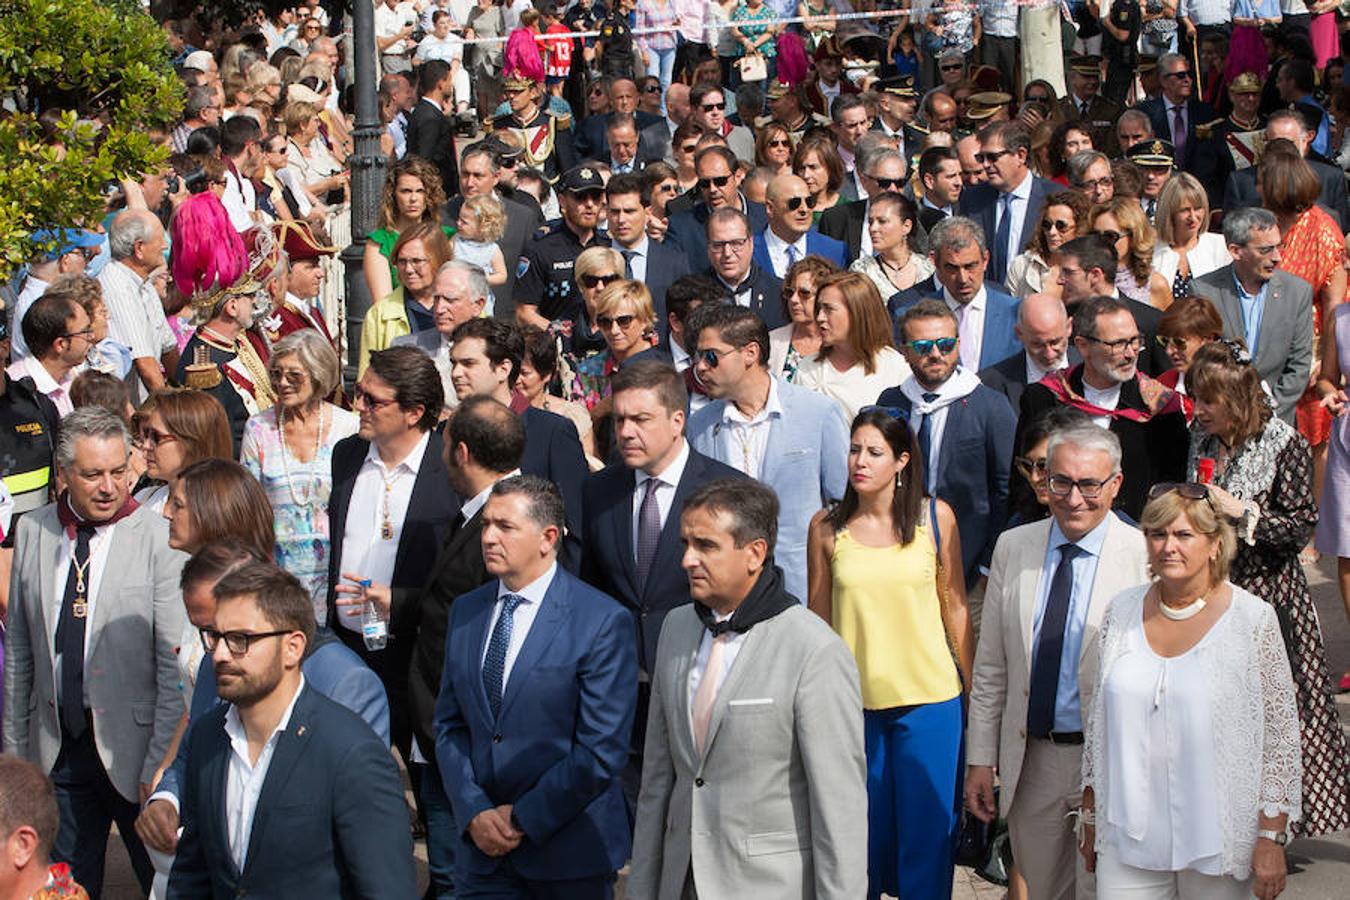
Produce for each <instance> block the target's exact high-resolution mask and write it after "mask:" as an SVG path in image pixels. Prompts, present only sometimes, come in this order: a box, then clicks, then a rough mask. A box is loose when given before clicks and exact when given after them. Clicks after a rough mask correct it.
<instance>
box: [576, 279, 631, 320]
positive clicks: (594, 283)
mask: <svg viewBox="0 0 1350 900" xmlns="http://www.w3.org/2000/svg"><path fill="white" fill-rule="evenodd" d="M577 280H578V281H580V282H581V286H582V287H584V288H586V289H587V290H591V289H593V288H597V287H604V286H606V285H608V284H612V283H614V282H616V281H621V280H622V276H620V275H582V276H581V277H580V278H578V279H577ZM596 321H599V320H598V319H597V320H596Z"/></svg>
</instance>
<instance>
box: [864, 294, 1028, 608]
mask: <svg viewBox="0 0 1350 900" xmlns="http://www.w3.org/2000/svg"><path fill="white" fill-rule="evenodd" d="M900 332H901V335H902V337H903V342H902V343H901V345H900V352H901V353H903V354H904V356H905V361H906V362H907V363H909V365H910V368H911V369H912V370H913V372H914V374H913V375H911V376H910V377H909V378H908V379H907V380H906V381H905V382H904V383H903V384H901V385H899V386H898V387H893V388H888V389H887V390H886V391H884V392H883V393H882V395H881V397H880V398H879V399H878V400H877V403H878V404H879V405H881V406H889V407H895V408H897V409H899V410H901V411H902V412H903V414H904V415H905V417H906V418H907V419H908V420H909V423H910V425H911V427H913V429H914V431H915V432H916V433H917V434H918V437H919V447H920V449H921V451H922V452H923V456H924V460H923V462H924V466H923V469H924V478H925V479H926V480H927V489H928V492H929V494H932V495H935V496H937V497H940V498H942V499H943V500H945V501H946V502H947V505H949V506H950V507H951V508H952V512H953V513H955V514H956V523H957V528H958V529H959V530H960V533H961V562H962V564H963V565H964V566H965V574H966V587H967V589H973V588H975V587H976V586H977V584H979V583H980V581H981V576H982V573H983V571H984V570H985V569H986V568H987V567H988V565H989V562H990V560H991V558H992V557H993V552H994V542H995V540H996V539H997V538H998V535H999V533H1000V532H1002V531H1003V522H1004V520H1005V519H1006V518H1007V514H1008V513H1007V507H1008V474H1009V469H1010V467H1011V465H1012V457H1013V432H1014V431H1015V430H1016V428H1017V418H1016V417H1015V416H1014V415H1013V411H1012V407H1011V406H1009V405H1008V398H1006V397H1004V396H1003V395H1002V394H1000V393H998V392H997V391H994V390H991V389H990V388H987V387H985V386H984V385H983V384H981V383H980V379H979V377H978V376H977V375H976V374H975V372H974V371H973V370H971V369H967V368H966V367H965V366H964V365H962V364H961V362H960V358H959V355H958V353H957V348H958V344H959V340H958V338H957V335H956V316H955V315H954V314H953V313H952V311H951V310H950V309H948V308H947V306H946V304H944V303H943V302H942V301H940V300H921V301H919V302H918V303H916V304H915V305H914V306H912V307H910V309H909V310H908V311H906V312H905V314H904V317H903V318H902V319H901V320H900ZM973 615H974V616H975V619H976V621H978V615H977V614H973Z"/></svg>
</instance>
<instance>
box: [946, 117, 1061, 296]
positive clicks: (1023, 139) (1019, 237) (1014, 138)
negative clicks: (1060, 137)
mask: <svg viewBox="0 0 1350 900" xmlns="http://www.w3.org/2000/svg"><path fill="white" fill-rule="evenodd" d="M979 140H980V152H979V154H978V155H977V157H976V158H977V159H978V160H979V162H980V164H981V165H983V166H984V171H985V175H987V176H988V179H989V180H988V183H987V184H982V185H976V186H975V187H972V188H971V189H970V190H968V191H965V192H964V193H963V194H962V195H961V215H963V216H969V217H970V218H972V219H974V220H975V221H976V222H978V223H979V224H980V227H981V228H983V229H984V233H985V234H986V235H989V264H990V265H989V279H990V280H991V281H994V282H996V283H1002V282H1003V281H1004V279H1005V278H1007V275H1008V263H1010V262H1011V261H1012V260H1013V258H1014V257H1016V256H1017V254H1019V253H1021V252H1022V248H1023V247H1025V246H1027V245H1028V244H1029V243H1030V242H1031V238H1032V236H1033V235H1034V234H1035V233H1036V228H1037V223H1039V222H1040V220H1041V208H1042V207H1043V206H1044V205H1045V199H1046V198H1047V197H1049V196H1050V195H1051V194H1053V193H1054V192H1055V191H1056V190H1057V189H1058V188H1057V186H1056V185H1055V183H1054V182H1052V181H1047V180H1046V179H1044V178H1041V177H1040V176H1039V175H1036V174H1034V173H1033V172H1032V171H1031V167H1030V163H1031V135H1030V134H1028V133H1027V130H1026V129H1025V128H1023V127H1022V126H1021V124H1020V123H1017V122H997V123H995V124H993V125H988V126H986V127H985V128H984V129H983V130H982V131H980V133H979Z"/></svg>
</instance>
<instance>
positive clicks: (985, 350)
mask: <svg viewBox="0 0 1350 900" xmlns="http://www.w3.org/2000/svg"><path fill="white" fill-rule="evenodd" d="M984 294H985V301H984V337H983V339H982V341H981V343H980V364H979V368H980V369H985V368H988V367H989V366H992V365H993V364H994V363H996V362H999V361H1000V360H1004V359H1007V358H1008V357H1009V356H1012V355H1013V354H1014V353H1020V352H1021V351H1022V342H1021V341H1019V340H1018V339H1017V335H1016V334H1015V333H1014V332H1013V326H1014V325H1016V324H1017V309H1018V307H1020V306H1021V305H1022V301H1021V300H1018V299H1017V298H1016V297H1014V296H1013V295H1012V294H1009V293H1007V292H1006V291H1004V290H1003V289H1001V288H1000V287H999V286H998V285H996V284H994V283H993V282H992V281H986V282H985V283H984ZM929 297H931V298H934V299H938V300H941V299H942V285H940V284H938V282H937V277H936V276H931V277H929V278H928V279H927V280H925V281H920V282H919V283H918V284H916V285H914V286H913V287H911V288H907V289H905V290H903V291H900V292H899V293H897V294H895V295H894V296H893V297H891V299H890V300H888V301H887V302H886V309H887V311H888V312H889V313H890V314H891V321H892V322H894V323H895V345H896V346H897V347H898V346H900V344H901V343H902V342H903V341H902V339H901V336H900V317H901V316H902V315H904V313H905V310H907V309H909V308H910V307H911V306H913V305H914V304H916V303H918V302H919V301H920V300H923V299H926V298H929Z"/></svg>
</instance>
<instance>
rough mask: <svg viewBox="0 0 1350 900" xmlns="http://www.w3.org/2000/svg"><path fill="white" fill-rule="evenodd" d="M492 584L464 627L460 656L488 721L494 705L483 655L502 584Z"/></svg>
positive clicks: (480, 709)
mask: <svg viewBox="0 0 1350 900" xmlns="http://www.w3.org/2000/svg"><path fill="white" fill-rule="evenodd" d="M488 583H489V584H491V585H492V592H491V593H490V594H489V595H488V596H487V597H486V598H485V599H484V601H483V604H482V606H480V607H479V608H478V609H477V610H475V611H474V612H473V613H472V614H471V615H470V617H469V624H468V626H467V627H466V628H465V629H464V636H463V638H462V642H463V643H462V646H460V647H459V648H458V649H459V651H460V658H461V659H463V660H464V661H465V664H466V665H467V667H468V669H469V674H470V678H469V680H470V681H471V682H472V683H473V696H474V699H475V700H477V701H478V714H479V715H481V716H482V717H483V718H484V719H485V720H486V721H488V722H491V721H492V707H490V706H489V705H488V698H487V688H485V687H484V686H483V676H482V672H483V664H482V660H483V655H484V654H485V653H486V652H487V643H488V639H489V637H490V635H489V632H488V629H489V628H491V627H492V609H493V607H494V606H495V605H496V603H497V587H498V585H499V584H500V582H498V581H497V580H495V579H494V580H492V581H490V582H488Z"/></svg>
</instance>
